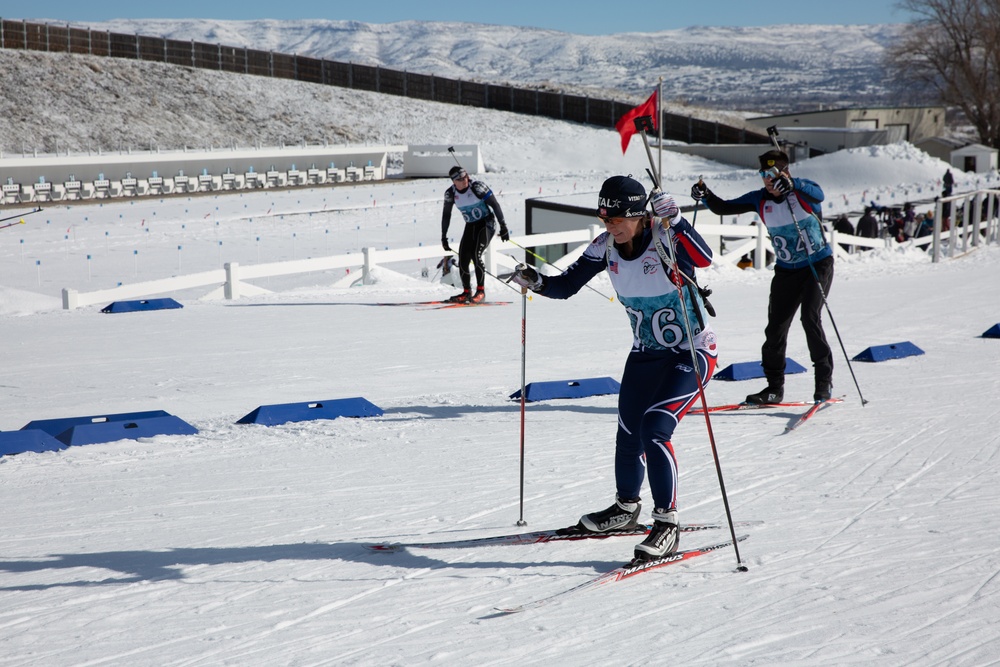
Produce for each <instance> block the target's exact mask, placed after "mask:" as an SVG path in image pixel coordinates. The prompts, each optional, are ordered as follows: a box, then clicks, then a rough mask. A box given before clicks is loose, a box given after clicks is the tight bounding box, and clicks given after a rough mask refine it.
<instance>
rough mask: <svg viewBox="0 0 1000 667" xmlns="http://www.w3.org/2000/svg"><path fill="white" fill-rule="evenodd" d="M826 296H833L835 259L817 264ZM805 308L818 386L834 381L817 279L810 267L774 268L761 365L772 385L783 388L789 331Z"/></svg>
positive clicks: (823, 260) (805, 322)
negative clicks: (798, 313)
mask: <svg viewBox="0 0 1000 667" xmlns="http://www.w3.org/2000/svg"><path fill="white" fill-rule="evenodd" d="M813 268H815V269H816V275H817V276H819V282H820V284H822V285H823V293H825V294H826V295H828V296H829V294H830V286H831V285H832V284H833V257H827V258H825V259H822V260H820V261H818V262H816V263H815V264H814V265H813ZM800 308H801V310H802V313H801V320H802V329H803V330H804V331H805V333H806V344H807V345H808V346H809V357H810V359H811V360H812V363H813V369H814V370H815V373H816V384H817V385H820V384H821V383H830V382H831V381H832V380H833V352H832V351H831V350H830V345H829V343H827V342H826V334H825V333H824V332H823V295H822V294H821V293H820V291H819V289H818V288H817V286H816V277H815V276H813V272H812V271H811V270H810V269H809V267H808V266H807V267H805V268H802V269H783V268H781V267H777V266H776V267H774V277H773V278H772V279H771V295H770V298H769V300H768V304H767V327H766V328H765V329H764V345H763V346H762V347H761V351H760V352H761V366H762V367H763V369H764V375H765V376H766V377H767V383H768V385H770V386H782V385H783V384H784V382H785V348H786V347H787V343H788V329H789V327H790V326H791V324H792V319H793V318H794V317H795V311H797V310H799V309H800Z"/></svg>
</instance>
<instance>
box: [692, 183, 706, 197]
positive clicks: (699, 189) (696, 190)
mask: <svg viewBox="0 0 1000 667" xmlns="http://www.w3.org/2000/svg"><path fill="white" fill-rule="evenodd" d="M707 194H708V187H706V186H705V184H704V183H702V182H701V181H698V182H697V183H695V184H694V185H692V186H691V199H693V200H695V201H701V200H702V199H704V198H705V195H707Z"/></svg>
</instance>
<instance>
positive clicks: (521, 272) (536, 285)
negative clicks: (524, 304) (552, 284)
mask: <svg viewBox="0 0 1000 667" xmlns="http://www.w3.org/2000/svg"><path fill="white" fill-rule="evenodd" d="M510 279H511V280H512V281H514V282H515V283H517V284H518V285H520V286H521V287H527V288H528V289H530V290H531V291H532V292H537V291H538V290H540V289H542V277H541V276H540V275H538V271H535V270H534V269H533V268H531V267H530V266H528V265H527V264H518V265H517V268H515V269H514V273H513V274H512V275H511V277H510Z"/></svg>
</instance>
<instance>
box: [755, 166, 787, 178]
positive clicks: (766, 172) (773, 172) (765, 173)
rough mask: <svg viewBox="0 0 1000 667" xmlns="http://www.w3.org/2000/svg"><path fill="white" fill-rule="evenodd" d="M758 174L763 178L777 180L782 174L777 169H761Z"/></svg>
mask: <svg viewBox="0 0 1000 667" xmlns="http://www.w3.org/2000/svg"><path fill="white" fill-rule="evenodd" d="M757 173H758V174H760V177H761V178H777V176H778V174H779V173H781V172H780V171H778V168H777V167H771V168H770V169H761V170H760V171H758V172H757Z"/></svg>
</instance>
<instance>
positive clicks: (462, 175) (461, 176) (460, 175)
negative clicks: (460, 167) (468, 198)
mask: <svg viewBox="0 0 1000 667" xmlns="http://www.w3.org/2000/svg"><path fill="white" fill-rule="evenodd" d="M468 177H469V174H468V173H466V172H464V171H463V172H461V173H458V174H455V175H454V176H452V177H451V180H453V181H455V182H456V183H457V182H458V181H464V180H465V179H467V178H468Z"/></svg>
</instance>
